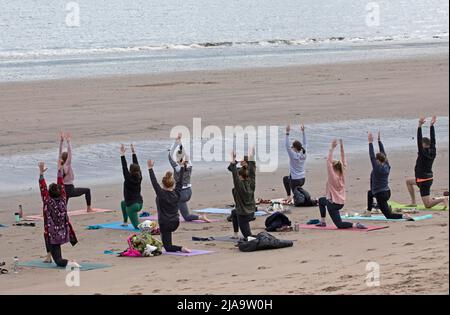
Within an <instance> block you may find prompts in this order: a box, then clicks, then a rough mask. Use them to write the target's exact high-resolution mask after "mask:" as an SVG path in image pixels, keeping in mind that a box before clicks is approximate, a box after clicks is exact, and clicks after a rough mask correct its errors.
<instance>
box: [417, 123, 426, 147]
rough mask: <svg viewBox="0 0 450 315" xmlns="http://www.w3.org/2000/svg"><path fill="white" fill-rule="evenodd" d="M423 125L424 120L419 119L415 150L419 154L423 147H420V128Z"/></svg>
mask: <svg viewBox="0 0 450 315" xmlns="http://www.w3.org/2000/svg"><path fill="white" fill-rule="evenodd" d="M424 123H425V118H424V117H422V118H420V119H419V126H418V128H417V149H418V150H419V152H422V151H423V145H422V137H423V136H422V126H423V124H424Z"/></svg>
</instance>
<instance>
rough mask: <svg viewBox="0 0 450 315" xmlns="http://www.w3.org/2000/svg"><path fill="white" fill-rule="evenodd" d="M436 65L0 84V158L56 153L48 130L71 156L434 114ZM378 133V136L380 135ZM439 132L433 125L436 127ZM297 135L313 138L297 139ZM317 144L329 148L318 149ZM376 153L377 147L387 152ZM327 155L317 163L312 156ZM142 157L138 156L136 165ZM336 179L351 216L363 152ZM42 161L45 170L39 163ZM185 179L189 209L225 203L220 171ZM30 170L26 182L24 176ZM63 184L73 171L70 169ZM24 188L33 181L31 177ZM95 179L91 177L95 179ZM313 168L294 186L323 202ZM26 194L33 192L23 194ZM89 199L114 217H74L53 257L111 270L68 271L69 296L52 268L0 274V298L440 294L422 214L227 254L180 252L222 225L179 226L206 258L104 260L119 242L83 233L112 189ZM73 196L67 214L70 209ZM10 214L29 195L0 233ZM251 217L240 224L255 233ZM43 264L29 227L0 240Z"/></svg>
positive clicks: (442, 286) (442, 227)
mask: <svg viewBox="0 0 450 315" xmlns="http://www.w3.org/2000/svg"><path fill="white" fill-rule="evenodd" d="M448 67H449V64H448V55H443V56H433V57H423V58H416V59H403V60H389V61H382V62H381V61H380V62H377V61H372V62H359V63H358V62H353V63H340V64H329V65H316V66H291V67H282V68H256V69H245V70H227V71H197V72H180V73H171V74H159V75H136V76H122V77H105V78H97V79H79V80H55V81H33V82H17V83H15V82H11V83H1V84H0V108H1V109H2V114H1V115H0V125H1V126H2V127H1V129H0V155H4V156H8V155H13V154H22V153H32V152H35V151H39V150H47V149H52V148H55V146H57V143H56V139H57V133H58V131H59V130H60V129H62V128H63V129H65V130H70V131H71V132H72V134H73V138H74V143H75V149H76V146H79V145H83V144H92V143H104V142H111V141H114V142H119V141H124V142H126V143H129V142H131V141H137V140H145V139H167V138H168V136H169V132H170V129H171V128H172V127H173V126H175V125H187V126H190V125H191V124H192V118H193V117H201V118H202V119H203V121H204V123H205V124H212V125H217V126H219V127H222V126H225V125H244V126H245V125H284V124H286V123H287V122H289V121H291V122H292V123H294V122H299V121H301V122H303V123H305V124H306V125H308V124H311V123H319V122H334V121H340V120H359V119H367V118H377V119H383V118H416V117H419V116H421V115H427V116H431V115H438V116H448V113H449V109H448V106H449V103H448V100H449V90H448V84H449V73H448V69H449V68H448ZM380 127H382V126H380ZM437 128H439V124H438V125H437ZM310 132H314V131H313V130H311V131H310ZM330 140H331V139H330ZM387 150H389V148H387ZM438 151H439V152H438V158H437V159H436V162H435V166H434V171H435V180H434V185H433V195H435V196H441V195H442V192H443V191H445V190H448V182H449V177H448V174H449V170H448V158H449V156H448V143H445V144H441V145H440V144H439V139H438ZM326 153H327V152H324V153H323V155H324V157H325V156H326ZM388 153H389V159H390V163H391V165H392V172H391V189H392V193H393V197H392V199H393V200H396V201H400V202H404V203H406V202H408V195H407V191H406V187H405V184H404V180H405V178H406V177H410V176H413V175H414V173H413V167H414V163H415V158H416V150H415V149H414V148H410V149H405V150H402V151H398V150H396V151H393V152H389V151H388ZM144 158H147V157H142V158H141V159H142V160H143V159H144ZM348 158H349V171H348V174H347V193H348V200H347V204H346V206H345V210H348V211H358V212H362V211H363V210H364V209H365V203H366V192H367V189H368V187H369V181H368V179H369V173H370V163H369V159H368V154H353V155H351V156H349V157H348ZM47 162H48V163H53V162H54V161H47ZM226 167H227V164H226V163H224V171H223V173H221V174H217V173H211V174H205V175H202V176H193V178H192V180H193V186H194V196H193V199H192V201H191V202H190V207H191V209H196V208H203V207H224V206H225V205H228V204H231V203H232V202H233V201H232V196H231V193H230V191H231V186H232V181H231V176H230V175H229V173H228V172H227V171H226ZM36 171H37V170H36ZM75 172H76V170H75ZM287 172H288V169H287V168H280V169H278V170H277V171H276V172H275V173H259V174H258V175H257V193H256V195H257V196H258V197H263V198H265V199H268V198H278V197H284V194H285V193H284V190H283V186H282V181H281V179H282V176H284V175H286V174H287ZM36 176H37V172H36ZM99 176H101V175H99ZM325 181H326V169H325V162H324V160H312V161H309V164H308V170H307V183H306V186H305V187H306V188H307V189H308V190H309V191H310V192H311V193H312V194H313V196H316V197H319V196H322V195H323V194H324V190H325ZM36 185H37V184H36ZM92 188H93V198H94V206H95V207H98V208H108V209H114V210H117V211H116V212H114V213H107V214H95V215H86V216H78V217H73V218H72V223H73V225H74V227H75V230H76V232H77V235H78V239H79V241H80V242H79V244H78V245H77V246H76V247H73V248H72V247H71V246H70V245H65V246H64V247H63V253H64V255H65V256H66V257H67V258H69V259H75V260H77V261H78V262H80V263H82V262H83V261H90V262H101V263H108V264H111V265H112V267H111V268H108V269H102V270H93V271H86V272H82V274H81V286H80V287H74V288H69V287H67V286H66V285H65V277H66V272H65V271H64V270H42V269H30V268H24V269H22V270H21V271H20V273H18V274H9V275H0V294H27V293H28V294H47V293H49V294H96V293H97V294H181V293H182V294H433V293H434V294H448V293H449V285H448V282H449V277H448V274H449V265H448V263H449V250H448V249H449V229H448V223H449V215H448V211H443V212H437V211H423V213H425V214H426V213H432V214H433V218H432V219H429V220H424V221H418V222H387V223H386V222H374V223H373V225H388V226H389V228H387V229H384V230H379V231H372V232H349V231H310V230H300V231H299V232H289V233H274V235H276V236H277V237H279V238H282V239H290V240H294V241H295V242H294V247H293V248H288V249H282V250H275V251H261V252H254V253H241V252H239V250H238V249H237V248H235V247H234V246H233V244H231V243H225V242H208V243H206V242H203V243H202V242H192V240H191V237H192V236H204V237H209V236H218V235H228V234H230V233H231V232H232V231H231V230H232V229H231V224H230V223H228V222H226V220H225V217H223V216H211V217H212V218H219V219H223V221H221V222H216V223H211V224H189V223H183V224H181V225H180V228H179V230H178V231H177V232H176V233H175V235H174V238H175V242H176V243H178V244H181V245H186V246H188V247H189V248H194V249H206V250H212V251H215V252H214V253H213V254H210V255H203V256H195V257H172V256H165V255H163V256H160V257H154V258H145V259H133V258H117V257H114V256H112V255H104V254H103V251H104V250H124V249H125V248H126V247H127V246H126V245H127V244H126V237H127V236H128V234H129V233H127V232H121V231H111V230H86V226H87V225H90V224H95V223H102V222H109V221H119V220H120V219H121V214H120V211H118V210H119V205H120V201H121V199H122V186H121V185H111V184H105V185H102V186H96V187H92ZM143 197H144V200H145V209H146V210H149V209H154V206H155V204H154V197H155V196H154V193H153V191H152V189H151V186H150V181H149V178H148V176H147V174H146V173H145V176H144V182H143ZM83 202H84V200H83V199H82V198H81V199H80V198H78V199H73V200H71V204H70V207H71V209H79V208H82V207H83ZM19 204H22V205H23V207H24V209H25V211H26V212H27V214H37V213H39V212H40V208H41V202H40V197H39V195H37V194H21V195H13V196H3V197H2V198H1V199H0V223H3V224H8V225H11V223H12V220H13V215H12V213H13V212H15V210H16V209H17V206H18V205H19ZM288 216H289V217H290V219H291V220H292V221H293V222H301V223H304V222H306V221H307V220H309V219H313V218H317V217H318V209H317V208H293V210H292V214H289V215H288ZM264 220H265V218H264V217H263V218H257V220H256V221H255V222H253V223H252V228H253V230H254V232H259V231H262V230H263V228H264ZM43 254H44V242H43V227H42V223H41V222H38V224H37V227H36V228H33V227H14V226H10V227H7V228H0V261H6V262H7V263H11V262H12V258H13V257H14V256H18V257H19V259H20V260H21V261H26V260H31V259H39V258H41V257H42V256H43ZM368 262H377V263H378V264H379V265H380V268H381V269H380V271H381V279H380V281H381V285H380V286H378V287H368V286H367V285H366V282H365V281H366V275H367V272H366V265H367V263H368Z"/></svg>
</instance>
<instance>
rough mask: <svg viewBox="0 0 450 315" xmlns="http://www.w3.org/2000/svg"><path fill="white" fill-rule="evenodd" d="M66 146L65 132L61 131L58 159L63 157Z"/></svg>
mask: <svg viewBox="0 0 450 315" xmlns="http://www.w3.org/2000/svg"><path fill="white" fill-rule="evenodd" d="M63 148H64V133H63V132H62V131H61V132H60V133H59V151H58V159H61V155H62V152H63Z"/></svg>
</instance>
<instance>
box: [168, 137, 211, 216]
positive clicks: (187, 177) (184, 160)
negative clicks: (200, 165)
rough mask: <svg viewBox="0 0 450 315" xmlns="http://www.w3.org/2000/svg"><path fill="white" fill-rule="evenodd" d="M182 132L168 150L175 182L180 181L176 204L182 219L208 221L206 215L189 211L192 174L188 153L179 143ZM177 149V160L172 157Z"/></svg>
mask: <svg viewBox="0 0 450 315" xmlns="http://www.w3.org/2000/svg"><path fill="white" fill-rule="evenodd" d="M181 137H182V134H181V133H179V134H178V137H177V138H176V140H175V142H174V144H173V145H172V148H171V149H170V151H169V163H170V165H172V168H173V172H174V175H173V177H174V178H175V182H177V183H178V182H179V181H181V182H182V190H181V196H180V202H179V204H178V208H179V210H180V213H181V215H182V216H183V219H184V221H186V222H190V221H195V220H202V221H205V222H208V223H210V222H211V221H209V219H208V218H207V217H206V215H196V214H192V213H189V207H188V202H189V201H190V200H191V197H192V184H191V174H192V163H191V162H190V161H189V155H188V154H187V153H186V152H185V151H184V147H183V144H182V143H181ZM177 148H178V151H177V161H175V160H174V159H173V156H174V154H175V150H176V149H177ZM182 168H184V172H183V177H181V176H180V170H181V169H182Z"/></svg>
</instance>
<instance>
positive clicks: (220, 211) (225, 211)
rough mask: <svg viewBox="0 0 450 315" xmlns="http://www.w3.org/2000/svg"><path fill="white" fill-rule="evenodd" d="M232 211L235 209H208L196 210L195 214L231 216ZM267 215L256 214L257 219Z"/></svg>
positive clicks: (262, 213)
mask: <svg viewBox="0 0 450 315" xmlns="http://www.w3.org/2000/svg"><path fill="white" fill-rule="evenodd" d="M231 210H233V209H231V208H227V209H221V208H206V209H200V210H194V211H193V212H196V213H209V214H225V215H230V214H231ZM265 215H267V213H265V212H264V211H256V212H255V216H257V217H262V216H265Z"/></svg>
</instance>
